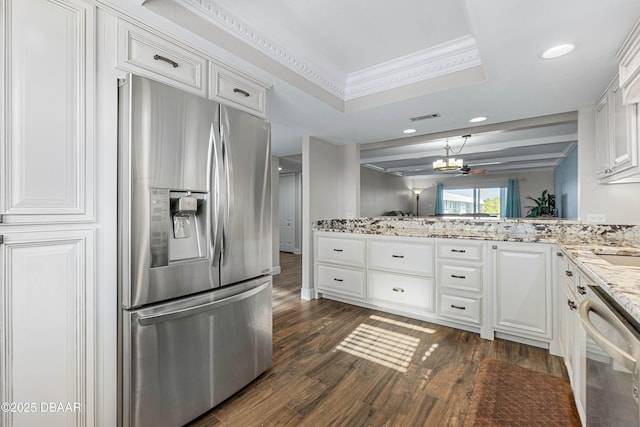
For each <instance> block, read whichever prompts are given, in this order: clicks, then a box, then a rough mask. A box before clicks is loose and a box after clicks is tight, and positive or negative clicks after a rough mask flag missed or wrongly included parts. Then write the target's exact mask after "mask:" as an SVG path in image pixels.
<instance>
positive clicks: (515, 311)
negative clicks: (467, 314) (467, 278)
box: [493, 243, 552, 338]
mask: <svg viewBox="0 0 640 427" xmlns="http://www.w3.org/2000/svg"><path fill="white" fill-rule="evenodd" d="M493 252H494V280H495V283H494V285H495V304H494V327H495V328H496V329H498V330H503V331H507V332H513V333H516V334H518V335H521V334H524V335H525V336H526V335H531V336H536V337H540V338H549V337H550V335H551V329H552V328H551V301H550V299H551V280H550V277H551V276H550V270H551V268H550V261H549V259H550V253H551V251H550V249H549V248H548V247H546V246H538V245H536V244H534V243H531V244H522V245H513V246H512V245H506V244H504V245H496V249H494V251H493Z"/></svg>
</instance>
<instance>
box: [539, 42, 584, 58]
mask: <svg viewBox="0 0 640 427" xmlns="http://www.w3.org/2000/svg"><path fill="white" fill-rule="evenodd" d="M575 48H576V47H575V46H574V45H572V44H561V45H558V46H554V47H552V48H551V49H547V50H545V51H544V52H543V53H542V57H543V58H544V59H553V58H558V57H560V56H564V55H566V54H568V53H571V52H572V51H573V49H575Z"/></svg>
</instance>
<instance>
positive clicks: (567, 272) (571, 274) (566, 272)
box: [564, 270, 573, 277]
mask: <svg viewBox="0 0 640 427" xmlns="http://www.w3.org/2000/svg"><path fill="white" fill-rule="evenodd" d="M564 274H566V275H567V277H573V271H571V270H566V271H565V272H564Z"/></svg>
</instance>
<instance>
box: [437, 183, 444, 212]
mask: <svg viewBox="0 0 640 427" xmlns="http://www.w3.org/2000/svg"><path fill="white" fill-rule="evenodd" d="M435 213H436V215H439V214H443V213H444V199H443V197H442V183H441V182H439V183H438V185H436V212H435Z"/></svg>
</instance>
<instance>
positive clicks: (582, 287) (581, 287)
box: [577, 285, 587, 295]
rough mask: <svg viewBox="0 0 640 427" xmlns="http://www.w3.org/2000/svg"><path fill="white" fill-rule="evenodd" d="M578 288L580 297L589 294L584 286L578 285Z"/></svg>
mask: <svg viewBox="0 0 640 427" xmlns="http://www.w3.org/2000/svg"><path fill="white" fill-rule="evenodd" d="M577 288H578V293H579V294H580V295H586V294H587V288H585V287H584V286H582V285H578V286H577Z"/></svg>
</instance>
